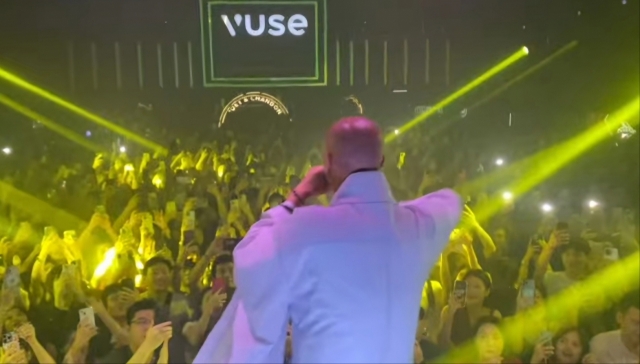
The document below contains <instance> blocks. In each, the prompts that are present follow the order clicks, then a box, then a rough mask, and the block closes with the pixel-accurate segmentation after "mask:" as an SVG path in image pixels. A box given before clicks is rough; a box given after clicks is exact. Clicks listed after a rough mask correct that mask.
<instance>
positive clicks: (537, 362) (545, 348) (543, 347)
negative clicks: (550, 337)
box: [531, 341, 555, 364]
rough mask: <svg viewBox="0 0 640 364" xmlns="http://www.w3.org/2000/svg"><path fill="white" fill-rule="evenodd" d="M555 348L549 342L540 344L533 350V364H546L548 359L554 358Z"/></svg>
mask: <svg viewBox="0 0 640 364" xmlns="http://www.w3.org/2000/svg"><path fill="white" fill-rule="evenodd" d="M554 352H555V348H554V347H553V345H549V342H547V341H544V342H539V343H538V344H536V346H535V348H534V349H533V355H532V356H531V364H541V363H545V362H546V361H547V359H549V358H550V357H551V356H553V353H554Z"/></svg>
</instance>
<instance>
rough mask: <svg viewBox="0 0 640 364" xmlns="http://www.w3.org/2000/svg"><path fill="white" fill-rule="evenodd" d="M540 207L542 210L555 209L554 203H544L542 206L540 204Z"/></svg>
mask: <svg viewBox="0 0 640 364" xmlns="http://www.w3.org/2000/svg"><path fill="white" fill-rule="evenodd" d="M540 208H541V209H542V212H551V211H553V205H551V204H550V203H547V202H545V203H543V204H542V206H540Z"/></svg>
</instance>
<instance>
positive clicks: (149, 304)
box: [127, 299, 158, 325]
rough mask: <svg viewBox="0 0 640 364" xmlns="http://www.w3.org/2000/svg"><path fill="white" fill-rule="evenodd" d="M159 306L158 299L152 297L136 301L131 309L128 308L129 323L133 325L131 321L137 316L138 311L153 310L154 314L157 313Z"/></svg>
mask: <svg viewBox="0 0 640 364" xmlns="http://www.w3.org/2000/svg"><path fill="white" fill-rule="evenodd" d="M157 309H158V306H157V305H156V301H154V300H152V299H144V300H141V301H138V302H135V303H134V304H133V305H131V307H129V309H128V310H127V324H128V325H131V321H133V318H134V317H135V316H136V313H138V312H140V311H153V313H154V315H156V314H157Z"/></svg>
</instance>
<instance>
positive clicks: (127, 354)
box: [97, 346, 157, 364]
mask: <svg viewBox="0 0 640 364" xmlns="http://www.w3.org/2000/svg"><path fill="white" fill-rule="evenodd" d="M132 356H133V352H132V351H131V349H129V347H128V346H123V347H121V348H117V349H113V350H111V352H109V354H107V356H105V357H104V358H101V359H98V361H97V363H99V364H123V363H126V362H128V361H129V360H130V359H131V357H132ZM156 361H157V360H154V359H152V360H151V363H155V362H156Z"/></svg>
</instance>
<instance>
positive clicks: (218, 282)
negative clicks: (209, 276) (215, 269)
mask: <svg viewBox="0 0 640 364" xmlns="http://www.w3.org/2000/svg"><path fill="white" fill-rule="evenodd" d="M226 287H227V284H226V283H225V282H224V279H222V278H216V279H214V280H213V284H212V285H211V290H212V291H213V292H218V291H222V292H224V290H225V288H226Z"/></svg>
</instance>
